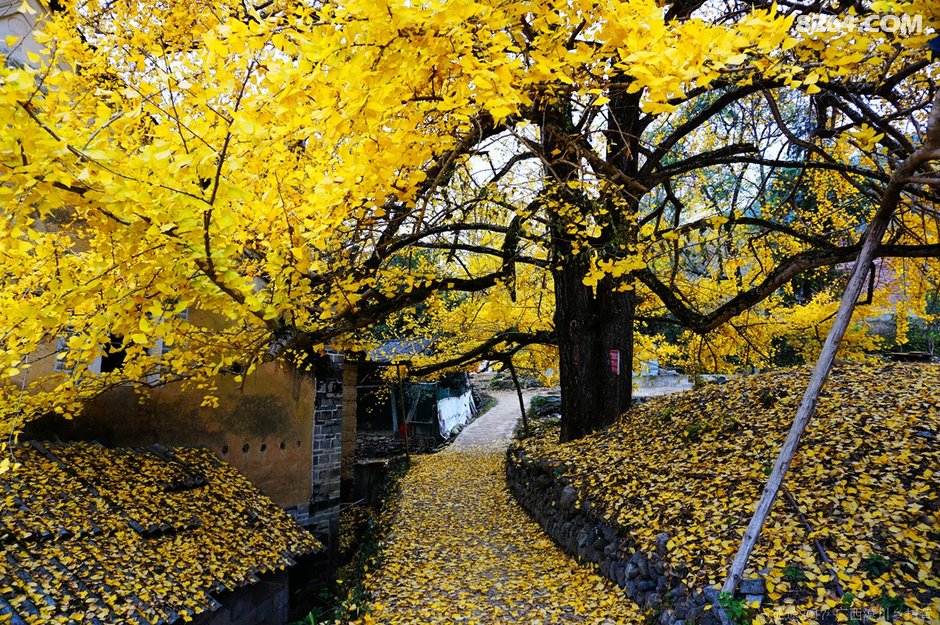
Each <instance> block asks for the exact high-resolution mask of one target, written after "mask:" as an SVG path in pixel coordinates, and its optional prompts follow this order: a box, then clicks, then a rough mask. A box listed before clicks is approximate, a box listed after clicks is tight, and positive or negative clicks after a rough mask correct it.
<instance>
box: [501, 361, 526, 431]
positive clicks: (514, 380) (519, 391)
mask: <svg viewBox="0 0 940 625" xmlns="http://www.w3.org/2000/svg"><path fill="white" fill-rule="evenodd" d="M506 366H507V367H508V368H509V375H511V376H512V383H513V385H514V386H515V387H516V395H518V396H519V412H521V413H522V435H523V436H528V435H529V417H528V416H526V413H525V401H524V400H523V399H522V387H521V386H519V378H518V377H516V367H515V365H513V364H512V356H510V357H509V358H507V359H506Z"/></svg>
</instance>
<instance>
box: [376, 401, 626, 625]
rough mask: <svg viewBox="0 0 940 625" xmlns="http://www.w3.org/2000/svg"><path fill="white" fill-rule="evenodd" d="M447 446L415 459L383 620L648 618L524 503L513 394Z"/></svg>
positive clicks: (379, 583)
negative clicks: (512, 484)
mask: <svg viewBox="0 0 940 625" xmlns="http://www.w3.org/2000/svg"><path fill="white" fill-rule="evenodd" d="M496 397H497V400H498V404H497V405H496V406H495V407H494V408H492V409H491V410H490V411H489V412H487V413H486V414H485V415H484V416H482V417H481V418H479V419H478V420H477V421H476V422H474V423H473V424H471V425H470V426H468V427H467V428H466V429H465V430H464V431H463V432H462V433H461V434H460V436H459V438H458V439H457V441H456V442H455V443H454V444H453V445H451V446H450V447H448V448H447V449H446V450H444V451H442V452H440V453H438V454H435V455H430V456H420V457H416V458H414V459H413V464H412V469H411V470H410V471H409V473H408V475H407V476H406V477H405V478H404V480H403V484H402V494H401V496H402V501H401V506H400V510H399V512H398V515H397V517H396V521H395V523H396V525H395V527H394V529H393V531H392V533H391V535H390V536H389V538H388V541H387V544H386V545H385V553H386V560H385V564H384V566H383V567H382V568H381V570H379V571H376V572H374V573H373V574H372V576H371V577H370V579H369V580H368V587H369V588H370V589H371V590H372V591H373V592H374V593H375V597H376V600H375V603H374V609H373V613H372V615H371V616H370V618H369V619H367V620H366V622H375V623H388V624H399V623H413V624H416V625H417V624H421V625H424V624H426V623H480V624H484V623H486V624H494V625H496V624H498V625H512V624H516V623H526V624H540V625H549V624H556V623H557V624H567V623H605V624H607V623H630V624H632V623H640V622H642V620H643V617H642V614H641V612H640V610H639V609H638V608H637V607H636V606H635V604H633V603H632V602H630V601H629V600H628V599H626V597H624V596H623V594H622V591H621V590H620V589H619V588H618V587H616V586H615V585H614V584H612V583H611V582H609V581H608V580H606V579H604V578H602V577H600V576H599V575H597V574H596V573H594V571H593V569H592V568H590V567H586V566H581V565H578V564H577V563H576V562H575V561H574V560H572V559H571V558H569V557H568V556H567V555H566V554H565V553H564V552H562V551H561V550H560V549H558V548H557V547H556V546H555V544H554V543H553V542H552V541H551V540H550V539H549V538H548V537H547V536H546V535H545V534H544V533H543V531H542V529H541V528H540V527H539V526H538V525H537V524H536V523H535V522H533V521H532V520H530V519H529V518H528V517H527V516H526V514H525V512H524V511H523V510H522V509H521V508H520V507H519V506H518V505H517V504H516V502H515V500H514V499H513V498H512V495H511V494H510V493H509V491H508V489H507V488H506V485H505V477H504V476H505V464H504V462H505V452H506V447H507V445H508V444H509V441H510V438H511V434H512V430H513V427H514V425H515V423H516V420H517V419H518V417H519V404H518V400H517V398H516V396H515V394H513V393H497V394H496Z"/></svg>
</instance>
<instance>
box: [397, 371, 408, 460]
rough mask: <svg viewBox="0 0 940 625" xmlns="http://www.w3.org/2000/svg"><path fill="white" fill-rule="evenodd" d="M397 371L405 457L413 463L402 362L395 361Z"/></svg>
mask: <svg viewBox="0 0 940 625" xmlns="http://www.w3.org/2000/svg"><path fill="white" fill-rule="evenodd" d="M395 371H396V372H397V373H398V410H399V412H400V413H401V419H402V423H403V424H404V426H405V459H406V460H407V462H408V464H409V465H410V464H411V449H409V447H410V443H409V441H408V413H407V412H405V384H404V382H403V381H402V376H401V363H399V362H396V363H395Z"/></svg>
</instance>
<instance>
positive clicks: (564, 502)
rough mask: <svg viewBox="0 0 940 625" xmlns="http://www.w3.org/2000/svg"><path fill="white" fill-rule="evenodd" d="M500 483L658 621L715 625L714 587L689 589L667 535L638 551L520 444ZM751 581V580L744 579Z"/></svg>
mask: <svg viewBox="0 0 940 625" xmlns="http://www.w3.org/2000/svg"><path fill="white" fill-rule="evenodd" d="M506 481H507V484H508V486H509V490H510V492H512V494H513V496H515V498H516V500H517V501H518V502H519V504H520V505H521V506H522V507H523V509H525V511H526V512H527V513H528V514H529V516H530V517H532V519H533V520H535V521H536V522H537V523H538V524H539V525H541V526H542V528H543V529H544V530H545V532H546V533H547V534H548V535H549V536H551V538H552V539H553V540H554V541H555V542H556V543H558V545H559V546H560V547H561V548H562V549H564V550H565V551H567V552H568V553H569V554H570V555H572V556H574V557H575V558H577V559H578V560H580V561H581V562H588V563H593V564H596V565H597V568H598V570H599V572H600V574H601V575H603V576H604V577H606V578H608V579H610V580H612V581H614V582H615V583H616V584H617V585H618V586H620V587H621V588H623V589H624V592H625V594H626V595H627V596H628V597H629V598H630V599H632V600H633V601H635V602H636V603H637V604H638V605H640V606H643V607H646V608H649V609H651V610H652V614H653V615H654V618H655V619H656V622H658V623H660V624H661V625H691V624H693V623H695V624H697V625H717V624H718V623H719V618H718V616H717V614H715V612H714V611H713V610H709V609H707V608H706V606H707V605H713V604H714V602H715V599H716V596H717V592H718V591H717V590H715V589H713V588H704V589H701V588H689V587H688V586H687V585H686V584H685V582H684V581H683V580H684V578H685V577H686V575H687V573H688V569H687V568H686V567H684V566H683V565H681V564H676V565H674V564H671V563H670V562H669V559H668V557H667V551H666V545H667V543H668V542H669V534H667V533H665V532H663V533H661V534H658V535H657V536H656V546H655V550H654V551H653V552H652V553H646V552H644V551H642V550H640V549H638V548H637V547H636V545H635V543H634V541H633V540H631V538H630V537H629V536H628V535H627V534H626V532H625V531H623V530H621V529H620V528H618V527H616V526H615V525H613V524H611V523H609V522H607V521H604V520H602V519H600V518H598V517H597V515H596V514H595V513H594V511H593V506H592V504H591V502H590V501H589V500H588V499H586V498H585V497H583V494H582V493H578V491H577V490H576V489H575V488H574V487H573V486H572V485H571V484H570V483H569V480H568V479H567V478H566V477H565V467H564V466H563V465H560V464H552V463H551V462H550V461H548V460H546V459H544V458H530V457H529V456H528V454H526V452H525V451H524V450H522V449H521V448H520V447H518V446H516V445H512V446H510V447H509V450H508V451H507V459H506ZM748 581H751V580H748Z"/></svg>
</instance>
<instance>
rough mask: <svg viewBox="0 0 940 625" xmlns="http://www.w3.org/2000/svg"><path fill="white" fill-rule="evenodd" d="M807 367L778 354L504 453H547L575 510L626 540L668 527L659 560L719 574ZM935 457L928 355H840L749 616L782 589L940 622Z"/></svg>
mask: <svg viewBox="0 0 940 625" xmlns="http://www.w3.org/2000/svg"><path fill="white" fill-rule="evenodd" d="M808 376H809V371H808V369H806V368H798V369H788V370H783V371H778V372H773V373H767V374H762V375H757V376H750V377H745V378H739V379H734V380H731V381H729V382H726V383H724V384H714V385H709V386H706V387H704V388H702V389H699V390H694V391H688V392H684V393H679V394H676V395H671V396H666V397H661V398H656V399H654V400H651V401H649V402H648V403H645V404H643V405H640V406H638V407H635V408H634V409H632V410H631V411H630V412H628V413H627V414H626V415H624V416H623V417H622V418H621V419H620V421H618V422H617V423H616V424H614V425H613V426H611V428H610V429H608V430H607V431H604V432H600V433H597V434H594V435H592V436H589V437H586V438H584V439H581V440H578V441H575V442H572V443H568V444H558V443H557V442H555V441H556V439H557V437H556V436H555V435H554V434H551V433H549V434H546V435H544V436H537V437H532V438H528V439H525V440H523V441H521V442H519V443H517V444H516V445H515V447H514V448H513V449H512V450H511V452H510V462H511V463H515V464H516V465H517V466H518V465H519V464H520V463H521V464H524V465H525V466H528V467H532V466H535V465H536V464H537V465H540V466H543V467H549V468H550V472H549V473H548V475H553V476H555V479H556V480H558V481H559V482H560V483H561V484H563V485H565V486H566V487H573V489H574V491H573V492H574V493H576V500H575V502H574V508H575V509H577V510H578V511H579V512H578V513H579V514H588V515H589V516H590V517H592V518H594V517H596V518H597V519H600V520H601V521H602V522H603V523H605V524H606V525H607V526H612V527H613V528H615V531H616V533H617V534H618V535H619V536H626V537H629V540H630V542H631V544H633V545H635V546H636V549H638V550H642V551H644V552H646V553H654V552H656V551H657V550H656V545H655V543H656V536H657V535H658V534H660V533H661V532H667V533H668V534H669V537H670V539H669V541H668V545H667V547H666V550H665V551H666V553H665V556H664V558H663V560H664V562H666V563H667V564H666V569H667V571H666V572H667V574H668V573H670V571H671V572H673V573H675V574H677V575H678V576H679V577H681V578H683V581H684V585H685V586H687V587H689V588H702V587H704V586H706V585H709V584H718V583H720V582H721V581H722V579H723V575H724V574H725V572H726V571H727V567H728V565H729V564H730V561H731V558H732V556H733V555H734V552H735V550H736V548H737V546H738V543H739V540H740V535H741V534H742V533H743V530H744V527H745V526H746V524H747V521H748V519H749V517H750V515H751V512H752V510H753V508H754V506H755V504H756V501H757V499H758V497H759V495H760V491H761V489H762V487H763V484H764V482H765V480H766V475H767V474H768V472H769V468H770V466H771V464H772V463H773V461H774V459H775V457H776V453H777V450H778V448H779V446H780V444H781V442H782V441H783V438H784V437H785V435H786V431H787V429H788V427H789V425H790V423H791V421H792V418H793V415H794V414H795V412H796V407H797V404H798V403H799V400H800V397H801V394H802V392H803V389H804V388H805V385H806V382H807V379H808ZM938 472H940V366H934V365H909V364H880V365H870V366H861V365H851V366H849V365H845V366H840V367H838V368H837V369H836V370H835V371H834V372H833V375H832V378H831V380H830V382H829V383H828V384H827V386H826V389H825V390H824V393H823V396H822V398H821V400H820V404H819V410H818V414H817V416H816V417H815V418H814V420H813V421H812V423H811V424H810V426H809V429H808V430H807V432H806V435H805V437H804V440H803V443H802V445H801V447H800V450H799V452H798V454H797V456H796V458H795V460H794V463H793V467H792V469H791V471H790V474H789V475H788V477H787V480H786V486H787V488H788V490H789V492H790V493H791V494H792V499H793V501H789V500H788V499H787V498H781V499H780V500H778V501H777V503H776V504H775V506H774V509H773V511H772V514H771V517H770V519H769V521H768V524H767V526H766V527H765V529H764V533H763V537H762V540H761V542H760V544H759V545H758V546H757V548H756V550H755V553H754V555H753V557H752V560H751V568H750V570H749V571H748V573H747V575H746V576H745V577H750V576H754V575H756V574H757V573H758V572H761V573H762V574H763V576H764V578H765V579H766V585H767V591H768V592H767V595H766V599H767V602H766V603H765V604H764V607H763V608H762V609H761V610H760V613H761V615H756V611H755V616H756V619H755V620H756V622H772V619H774V618H779V617H780V615H781V614H782V612H781V610H782V609H783V608H784V606H787V605H790V606H792V607H800V608H802V609H803V610H806V609H814V610H827V609H828V610H832V613H831V614H830V616H831V617H832V618H836V616H835V614H836V612H837V611H840V610H842V611H844V613H845V614H844V616H845V617H846V618H845V620H846V621H848V618H849V617H850V616H851V612H850V610H849V609H847V608H856V609H857V608H872V609H873V610H874V612H875V614H873V616H878V614H882V615H883V614H884V612H883V610H884V609H886V608H887V609H889V610H890V611H891V612H893V613H898V612H905V611H906V613H904V614H900V615H899V616H898V621H906V622H938V619H940V616H938V612H940V599H938V580H940V525H938V507H940V492H938V491H940V489H938V484H940V480H938ZM523 503H525V502H523ZM563 503H564V502H563ZM794 503H795V504H796V505H794ZM569 505H570V504H569ZM530 507H531V506H530ZM801 513H802V515H804V518H801ZM807 523H808V525H809V526H810V527H812V530H813V531H812V532H810V530H809V529H808V527H807ZM814 539H815V540H818V541H819V543H820V544H821V545H822V546H823V547H824V549H825V551H826V553H827V554H828V555H829V556H830V557H831V558H832V559H833V560H834V565H833V566H832V567H829V566H827V565H825V564H824V563H822V562H821V558H820V556H819V555H818V553H817V549H816V547H815V546H814V543H813V540H814ZM659 551H660V552H662V551H663V549H662V546H660V549H659ZM833 573H835V575H833ZM843 593H844V594H845V595H848V596H847V597H845V596H844V595H843ZM839 620H842V619H841V618H840V619H839Z"/></svg>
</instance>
